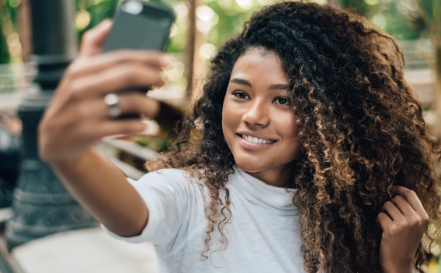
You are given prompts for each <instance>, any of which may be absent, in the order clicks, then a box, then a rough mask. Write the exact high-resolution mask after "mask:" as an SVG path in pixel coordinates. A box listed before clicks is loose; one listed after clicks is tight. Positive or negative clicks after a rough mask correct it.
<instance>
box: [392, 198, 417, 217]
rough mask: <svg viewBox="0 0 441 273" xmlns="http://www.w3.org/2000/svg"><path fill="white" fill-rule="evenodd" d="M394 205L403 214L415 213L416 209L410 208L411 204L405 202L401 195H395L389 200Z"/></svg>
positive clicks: (410, 214)
mask: <svg viewBox="0 0 441 273" xmlns="http://www.w3.org/2000/svg"><path fill="white" fill-rule="evenodd" d="M391 201H392V202H393V203H394V204H395V206H396V207H397V208H398V209H399V210H400V211H401V213H403V214H404V215H405V216H412V215H416V211H415V210H414V209H413V208H412V206H411V205H410V204H409V203H408V202H407V200H406V199H404V197H402V196H401V195H397V196H395V197H394V198H392V200H391Z"/></svg>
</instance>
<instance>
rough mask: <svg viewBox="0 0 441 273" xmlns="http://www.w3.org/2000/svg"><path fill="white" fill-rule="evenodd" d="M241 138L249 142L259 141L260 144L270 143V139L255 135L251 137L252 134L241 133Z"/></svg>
mask: <svg viewBox="0 0 441 273" xmlns="http://www.w3.org/2000/svg"><path fill="white" fill-rule="evenodd" d="M242 138H243V139H245V140H246V141H248V142H251V143H257V144H259V143H261V144H268V143H271V141H269V140H265V139H261V138H257V137H252V136H247V135H242Z"/></svg>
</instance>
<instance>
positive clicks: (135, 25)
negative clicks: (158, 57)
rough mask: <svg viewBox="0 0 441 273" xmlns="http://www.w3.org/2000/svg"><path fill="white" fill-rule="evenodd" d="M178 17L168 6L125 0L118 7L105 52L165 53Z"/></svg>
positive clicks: (137, 0) (138, 0) (105, 45)
mask: <svg viewBox="0 0 441 273" xmlns="http://www.w3.org/2000/svg"><path fill="white" fill-rule="evenodd" d="M174 21H175V15H174V13H173V11H172V9H171V8H169V7H168V6H165V4H164V5H160V4H156V3H153V2H144V1H140V0H125V1H123V2H122V3H121V5H120V6H119V7H118V9H117V12H116V14H115V17H114V23H113V26H112V29H111V30H110V33H109V35H108V37H107V39H106V42H105V44H104V51H105V52H106V51H111V50H116V49H124V48H125V49H156V50H163V49H164V46H165V44H166V43H167V40H168V37H169V35H170V29H171V26H172V24H173V22H174Z"/></svg>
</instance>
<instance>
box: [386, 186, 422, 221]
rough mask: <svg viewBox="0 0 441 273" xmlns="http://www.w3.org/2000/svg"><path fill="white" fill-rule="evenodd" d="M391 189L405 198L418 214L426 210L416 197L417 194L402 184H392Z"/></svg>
mask: <svg viewBox="0 0 441 273" xmlns="http://www.w3.org/2000/svg"><path fill="white" fill-rule="evenodd" d="M391 190H392V191H393V192H394V193H396V194H399V195H401V196H403V197H404V198H405V199H406V201H407V202H408V203H409V205H410V206H411V207H412V208H413V209H414V210H415V211H416V212H418V213H419V214H420V213H423V212H424V213H425V212H426V211H425V209H424V206H423V204H422V203H421V201H420V199H419V198H418V196H417V194H416V193H415V192H414V191H412V190H409V189H407V188H405V187H402V186H393V187H392V188H391Z"/></svg>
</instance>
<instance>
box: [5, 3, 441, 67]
mask: <svg viewBox="0 0 441 273" xmlns="http://www.w3.org/2000/svg"><path fill="white" fill-rule="evenodd" d="M2 1H4V2H5V3H6V7H3V8H0V11H1V13H0V26H1V24H2V23H4V21H5V20H10V21H11V23H12V25H14V26H15V25H16V24H15V23H16V19H17V6H18V5H19V4H20V0H2ZM151 1H159V2H161V1H160V0H151ZM311 1H312V0H311ZM417 1H418V2H419V3H420V6H421V7H423V9H424V11H426V13H427V14H430V16H431V17H432V19H433V17H436V16H438V17H441V14H436V13H435V12H433V11H434V10H436V6H437V5H438V6H439V5H441V4H440V2H441V0H340V4H341V5H342V6H343V7H348V8H353V9H354V10H356V12H358V13H359V14H362V15H365V16H368V17H370V18H371V19H372V20H373V22H374V23H375V24H377V25H378V26H379V27H381V28H383V29H384V30H386V31H387V32H388V33H389V34H391V35H393V36H394V37H396V38H397V39H399V40H414V39H418V38H420V37H422V36H424V35H426V34H425V33H426V26H425V24H424V22H423V19H422V18H421V16H420V13H419V11H418V9H417V6H418V5H417ZM119 2H121V0H75V4H76V8H77V14H76V24H77V29H78V35H79V36H81V35H82V34H83V33H84V32H85V31H86V30H88V29H90V28H92V27H94V26H95V25H97V24H98V23H99V22H101V21H102V20H103V19H105V18H110V17H112V16H113V14H114V13H115V9H116V7H117V5H118V4H119ZM163 2H165V3H167V4H169V5H170V6H172V7H175V8H176V7H178V6H179V8H180V11H181V12H182V9H184V12H185V7H186V8H187V12H188V2H186V1H182V0H164V1H163ZM271 2H273V1H272V0H205V1H201V4H202V5H203V6H204V10H202V11H201V13H202V17H204V18H205V19H206V21H204V22H202V23H201V25H204V24H205V26H204V27H205V32H204V33H205V38H204V39H205V42H206V43H209V44H212V45H214V47H218V46H219V45H221V44H222V43H224V42H225V41H226V40H228V39H229V38H231V37H233V36H234V35H236V34H237V33H238V32H239V31H240V29H241V27H242V25H243V22H244V21H245V20H247V19H248V18H249V17H250V15H251V14H252V12H254V11H256V10H259V9H260V8H261V7H262V6H263V5H265V4H269V3H271ZM0 3H1V2H0ZM205 7H208V9H206V8H205ZM175 10H176V9H175ZM438 10H439V8H438ZM176 11H177V10H176ZM5 13H7V14H6V15H7V16H5ZM184 16H185V14H184ZM207 16H208V17H210V18H208V17H207ZM430 16H429V19H430ZM207 18H208V19H209V21H207ZM207 25H209V26H208V29H207ZM2 30H3V31H2V33H1V34H2V35H0V63H7V62H9V60H10V58H9V56H8V54H7V53H8V50H7V44H6V42H5V41H6V39H5V35H4V32H5V31H4V28H2ZM186 39H187V23H186V20H185V18H184V19H182V18H181V19H179V18H178V21H177V22H176V33H175V35H174V36H173V38H172V39H171V41H170V42H169V44H168V46H167V48H166V51H167V52H181V51H182V50H183V47H184V45H185V42H186Z"/></svg>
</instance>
